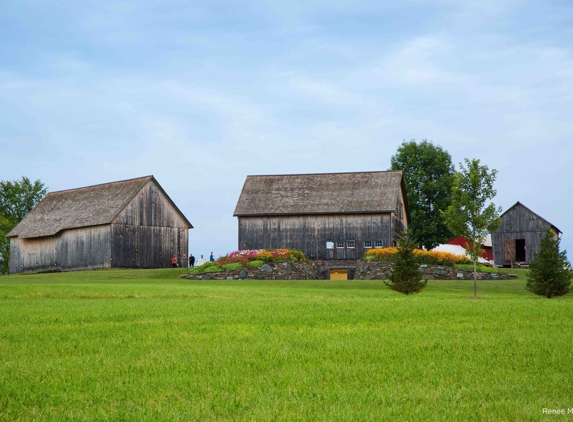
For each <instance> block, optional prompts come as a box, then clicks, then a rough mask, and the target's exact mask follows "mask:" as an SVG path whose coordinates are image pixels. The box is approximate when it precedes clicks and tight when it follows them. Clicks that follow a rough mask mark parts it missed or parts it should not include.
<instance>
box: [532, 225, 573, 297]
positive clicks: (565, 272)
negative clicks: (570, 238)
mask: <svg viewBox="0 0 573 422" xmlns="http://www.w3.org/2000/svg"><path fill="white" fill-rule="evenodd" d="M560 242H561V239H559V238H558V237H556V236H554V234H553V233H552V232H551V230H547V231H546V232H545V235H544V236H543V238H542V239H541V243H540V245H539V252H538V253H536V254H535V256H534V258H533V261H531V264H530V265H529V272H528V274H527V282H526V283H525V288H526V289H527V290H529V291H530V292H532V293H535V294H536V295H540V296H545V297H546V298H551V297H554V296H563V295H566V294H567V293H569V292H570V291H571V290H572V289H571V278H572V276H573V274H572V272H571V266H570V264H569V261H567V251H562V252H559V243H560Z"/></svg>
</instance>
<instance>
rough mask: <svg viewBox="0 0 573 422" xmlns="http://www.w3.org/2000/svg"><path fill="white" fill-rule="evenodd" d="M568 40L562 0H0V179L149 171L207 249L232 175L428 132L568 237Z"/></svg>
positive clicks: (324, 159)
mask: <svg viewBox="0 0 573 422" xmlns="http://www.w3.org/2000/svg"><path fill="white" fill-rule="evenodd" d="M386 3H387V4H386ZM465 3H467V4H465ZM572 39H573V3H571V2H569V1H551V0H545V1H517V0H515V1H511V0H495V1H491V0H484V1H481V2H460V1H453V0H442V1H431V0H416V1H402V2H379V1H371V2H370V1H368V2H367V1H365V2H356V1H352V2H351V1H344V0H339V1H336V0H331V1H313V0H309V1H305V2H278V1H277V2H256V1H233V2H227V1H210V2H192V1H191V2H189V1H186V2H181V1H161V2H150V1H138V2H133V3H129V2H123V3H121V2H116V1H114V2H106V1H98V2H92V3H89V2H88V3H86V2H74V1H69V2H53V1H49V2H48V1H10V0H7V1H3V2H0V147H1V148H0V151H1V154H2V156H1V158H2V159H1V163H2V164H1V167H0V180H7V179H9V180H13V179H17V178H20V176H22V175H25V176H28V177H30V178H32V179H41V180H42V181H43V182H44V183H45V184H46V185H47V186H48V187H49V189H50V190H61V189H68V188H74V187H80V186H87V185H92V184H97V183H105V182H110V181H115V180H122V179H129V178H133V177H139V176H144V175H149V174H153V175H155V177H156V178H157V179H158V181H159V182H160V183H161V185H162V186H163V187H164V188H165V190H166V191H167V192H168V193H169V195H170V196H171V198H172V199H173V200H174V201H175V203H176V204H177V205H178V206H179V207H180V209H181V210H182V211H183V213H184V214H185V215H186V216H187V217H188V219H189V220H190V221H191V222H192V223H193V225H194V226H195V229H193V230H192V231H191V232H190V249H191V251H192V252H193V253H194V254H195V255H200V254H208V253H209V252H210V251H211V250H213V251H215V254H216V255H222V254H224V253H226V252H229V251H231V250H234V249H235V248H236V246H237V222H236V219H235V218H234V217H232V214H233V210H234V208H235V205H236V201H237V199H238V196H239V193H240V190H241V188H242V185H243V182H244V179H245V176H246V175H249V174H282V173H320V172H343V171H371V170H387V169H388V167H389V165H390V157H391V156H392V155H393V154H394V153H395V152H396V149H397V148H398V146H399V145H400V144H401V142H402V141H403V140H410V139H416V140H422V139H429V140H432V141H433V142H434V143H435V144H437V145H440V146H442V147H443V148H444V149H446V150H447V151H448V152H449V153H450V154H451V155H452V158H453V161H454V162H455V163H459V162H460V161H462V160H463V159H464V158H479V159H480V160H481V161H482V163H483V164H486V165H488V166H490V168H495V169H497V170H498V171H499V175H498V180H497V183H496V188H497V190H498V195H497V197H496V198H495V201H494V202H495V203H496V204H497V205H500V206H502V207H503V209H504V210H505V209H507V208H509V207H510V206H511V205H513V204H514V203H515V202H516V201H520V202H522V203H523V204H525V205H526V206H528V207H529V208H531V209H532V210H533V211H535V212H537V213H538V214H540V215H541V216H542V217H544V218H546V219H547V220H549V221H550V222H551V223H553V224H555V225H556V226H557V227H558V228H560V229H561V230H562V231H563V232H564V237H563V242H562V246H563V247H565V248H566V249H568V250H569V251H570V253H571V254H573V250H572V249H573V240H570V239H573V222H572V221H571V220H572V219H571V216H570V215H571V212H570V209H571V208H572V206H573V199H571V198H570V197H569V193H571V192H573V189H572V188H573V182H572V176H573V169H572V167H573V142H572V139H573V48H572V45H573V43H572V42H571V40H572Z"/></svg>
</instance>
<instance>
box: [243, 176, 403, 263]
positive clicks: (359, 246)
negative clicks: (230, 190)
mask: <svg viewBox="0 0 573 422" xmlns="http://www.w3.org/2000/svg"><path fill="white" fill-rule="evenodd" d="M234 216H236V217H238V222H239V249H266V248H294V249H298V250H301V251H303V252H304V253H305V255H306V256H307V257H310V258H315V259H359V258H362V256H363V255H364V252H365V251H366V250H368V249H370V248H377V247H389V246H395V245H396V243H397V240H398V237H399V236H400V234H401V233H402V232H403V231H404V230H405V229H406V228H407V226H408V223H409V221H410V214H409V211H408V203H407V199H406V188H405V185H404V180H403V178H402V172H401V171H378V172H360V173H328V174H290V175H272V176H247V179H246V180H245V184H244V186H243V190H242V192H241V195H240V197H239V201H238V203H237V207H236V208H235V213H234Z"/></svg>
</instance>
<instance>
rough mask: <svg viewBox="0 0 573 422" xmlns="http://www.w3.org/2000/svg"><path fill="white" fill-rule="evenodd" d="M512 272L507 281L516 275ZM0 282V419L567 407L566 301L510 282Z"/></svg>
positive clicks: (571, 352)
mask: <svg viewBox="0 0 573 422" xmlns="http://www.w3.org/2000/svg"><path fill="white" fill-rule="evenodd" d="M514 271H515V270H514ZM180 272H181V270H177V269H175V270H153V271H144V270H139V271H137V270H135V271H131V270H124V271H121V270H114V271H91V272H77V273H59V274H39V275H28V276H9V277H0V358H1V364H0V420H26V421H27V420H110V419H111V420H198V421H205V420H206V421H209V420H213V421H215V420H217V421H220V420H232V421H241V420H245V421H268V420H277V421H280V420H289V421H290V420H312V421H322V420H324V421H327V420H328V421H362V420H371V421H380V420H389V421H394V420H396V421H429V420H443V421H472V420H474V421H495V420H500V421H536V420H556V419H558V420H561V419H566V420H573V414H569V415H565V416H561V417H560V416H548V415H544V414H543V409H544V408H549V409H565V411H566V412H567V410H568V409H573V295H568V296H566V297H563V298H557V299H551V300H547V299H538V298H537V297H535V296H533V295H532V294H530V293H528V292H527V291H526V290H525V289H524V287H523V286H524V282H525V280H524V274H523V273H520V278H519V279H518V280H511V281H480V282H478V294H479V295H480V296H481V297H483V299H478V300H470V299H468V297H470V296H471V295H472V293H473V290H472V281H430V282H429V284H428V287H427V288H426V289H425V290H424V291H423V292H422V293H420V294H419V295H417V296H412V297H407V296H403V295H401V294H398V293H395V292H393V291H391V290H389V289H388V288H387V287H386V286H385V285H384V284H383V283H382V282H381V281H338V282H335V281H190V280H182V279H179V278H178V274H179V273H180Z"/></svg>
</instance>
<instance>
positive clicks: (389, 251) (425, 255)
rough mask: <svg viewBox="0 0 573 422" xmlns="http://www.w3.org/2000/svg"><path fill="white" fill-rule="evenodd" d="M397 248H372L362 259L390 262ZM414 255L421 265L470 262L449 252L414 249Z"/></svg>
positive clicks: (451, 264) (450, 264)
mask: <svg viewBox="0 0 573 422" xmlns="http://www.w3.org/2000/svg"><path fill="white" fill-rule="evenodd" d="M397 251H398V248H374V249H369V250H368V251H367V252H366V253H365V254H364V259H374V260H376V261H390V260H391V259H392V256H393V255H394V254H395V253H396V252H397ZM414 253H415V254H416V256H417V257H418V260H419V262H420V263H421V264H434V265H447V266H450V267H451V266H453V265H456V264H469V263H470V262H471V261H470V259H469V258H468V257H467V256H465V255H455V254H453V253H450V252H439V251H425V250H422V249H415V250H414Z"/></svg>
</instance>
